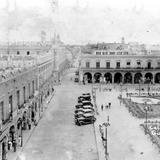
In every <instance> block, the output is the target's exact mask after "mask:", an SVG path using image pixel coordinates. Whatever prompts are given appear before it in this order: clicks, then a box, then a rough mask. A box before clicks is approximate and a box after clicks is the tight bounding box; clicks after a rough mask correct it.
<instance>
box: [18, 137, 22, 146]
mask: <svg viewBox="0 0 160 160" xmlns="http://www.w3.org/2000/svg"><path fill="white" fill-rule="evenodd" d="M18 145H19V146H20V147H21V145H22V137H21V136H19V137H18Z"/></svg>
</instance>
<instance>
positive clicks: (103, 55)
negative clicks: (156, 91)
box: [79, 48, 160, 84]
mask: <svg viewBox="0 0 160 160" xmlns="http://www.w3.org/2000/svg"><path fill="white" fill-rule="evenodd" d="M79 81H80V83H85V84H86V83H114V84H119V83H123V84H138V83H152V84H156V83H160V55H158V54H151V53H150V54H146V53H139V54H136V53H134V52H132V53H131V52H130V50H129V49H122V48H121V49H119V48H117V49H114V50H113V49H112V50H111V49H94V50H92V52H90V53H82V54H81V59H80V64H79Z"/></svg>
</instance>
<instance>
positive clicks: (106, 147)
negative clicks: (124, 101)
mask: <svg viewBox="0 0 160 160" xmlns="http://www.w3.org/2000/svg"><path fill="white" fill-rule="evenodd" d="M102 126H105V134H106V137H105V138H106V139H105V142H106V144H105V158H106V160H108V157H109V153H108V138H107V135H108V133H107V132H108V131H107V127H108V126H110V123H109V116H108V118H107V122H106V123H103V124H102Z"/></svg>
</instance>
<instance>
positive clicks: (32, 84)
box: [32, 81, 34, 94]
mask: <svg viewBox="0 0 160 160" xmlns="http://www.w3.org/2000/svg"><path fill="white" fill-rule="evenodd" d="M32 94H34V81H32Z"/></svg>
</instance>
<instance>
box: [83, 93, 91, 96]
mask: <svg viewBox="0 0 160 160" xmlns="http://www.w3.org/2000/svg"><path fill="white" fill-rule="evenodd" d="M82 95H89V96H91V94H90V93H82Z"/></svg>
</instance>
